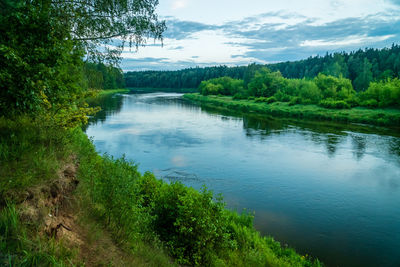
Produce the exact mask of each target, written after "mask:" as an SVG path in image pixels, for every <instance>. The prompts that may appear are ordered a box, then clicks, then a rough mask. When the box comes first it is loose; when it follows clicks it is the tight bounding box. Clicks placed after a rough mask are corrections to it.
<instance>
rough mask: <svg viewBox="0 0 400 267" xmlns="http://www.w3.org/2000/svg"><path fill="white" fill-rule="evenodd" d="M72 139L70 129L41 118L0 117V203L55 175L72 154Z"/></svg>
mask: <svg viewBox="0 0 400 267" xmlns="http://www.w3.org/2000/svg"><path fill="white" fill-rule="evenodd" d="M69 138H70V132H69V131H64V130H60V129H59V128H57V127H55V126H52V125H51V124H50V125H49V124H48V123H47V122H45V121H43V120H41V119H40V118H30V117H19V118H17V119H6V118H4V117H3V118H0V206H1V204H4V203H5V201H6V200H7V198H10V197H15V196H16V195H18V194H15V193H18V192H20V191H22V190H23V189H25V188H28V187H32V186H34V185H36V184H38V183H41V182H43V181H46V180H50V179H54V178H56V177H57V171H58V169H59V167H60V166H61V164H63V162H65V160H66V159H67V158H68V156H69V155H71V154H72V145H71V142H70V140H69ZM14 200H15V199H14ZM17 201H18V200H17Z"/></svg>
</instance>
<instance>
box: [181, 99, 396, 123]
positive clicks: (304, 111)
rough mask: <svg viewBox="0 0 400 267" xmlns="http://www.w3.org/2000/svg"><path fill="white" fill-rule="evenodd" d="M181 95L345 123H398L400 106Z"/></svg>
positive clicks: (234, 107)
mask: <svg viewBox="0 0 400 267" xmlns="http://www.w3.org/2000/svg"><path fill="white" fill-rule="evenodd" d="M184 98H185V99H188V100H190V101H194V102H197V103H201V104H203V105H206V106H210V107H214V108H220V109H229V110H235V111H240V112H254V113H259V114H268V115H272V116H281V117H290V118H302V119H312V120H327V121H337V122H346V123H366V124H372V125H382V126H394V127H398V126H400V110H398V109H368V108H361V107H357V108H351V109H340V110H338V109H327V108H323V107H320V106H317V105H301V104H298V105H289V103H284V102H274V103H271V104H267V103H257V102H256V101H254V100H233V99H232V97H229V96H203V95H200V94H185V95H184Z"/></svg>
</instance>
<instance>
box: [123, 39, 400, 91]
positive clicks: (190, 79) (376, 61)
mask: <svg viewBox="0 0 400 267" xmlns="http://www.w3.org/2000/svg"><path fill="white" fill-rule="evenodd" d="M263 67H267V68H269V69H270V70H272V71H280V73H281V74H282V76H283V77H285V78H296V79H302V78H314V77H316V76H318V74H319V73H322V74H325V75H331V76H334V77H338V78H339V77H343V78H347V79H349V80H350V81H351V83H352V85H353V88H354V89H355V90H356V91H363V90H366V89H367V88H368V86H369V83H370V82H371V81H380V80H386V79H388V78H395V77H399V76H400V46H399V45H398V44H393V45H392V46H391V47H388V48H382V49H377V48H366V49H364V50H362V49H360V50H357V51H353V52H350V53H348V52H341V53H333V54H328V53H327V54H326V55H324V56H314V57H309V58H307V59H304V60H299V61H293V62H281V63H274V64H267V65H259V64H254V63H253V64H250V65H248V66H238V67H227V66H217V67H206V68H189V69H184V70H178V71H137V72H127V73H125V79H126V85H127V87H154V88H197V87H198V86H199V85H200V83H201V82H202V81H204V80H209V79H212V78H218V77H223V76H227V77H230V78H234V79H243V80H244V84H245V85H247V83H248V82H249V81H250V79H251V78H252V77H253V76H254V74H255V73H256V71H257V70H260V69H261V68H263Z"/></svg>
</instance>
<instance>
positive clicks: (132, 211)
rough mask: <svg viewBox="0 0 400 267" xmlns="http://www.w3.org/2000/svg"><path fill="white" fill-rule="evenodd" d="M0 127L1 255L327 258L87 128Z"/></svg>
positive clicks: (256, 262)
mask: <svg viewBox="0 0 400 267" xmlns="http://www.w3.org/2000/svg"><path fill="white" fill-rule="evenodd" d="M44 125H47V127H44ZM0 130H1V131H0V133H1V146H0V152H1V153H0V157H1V168H0V170H1V171H0V185H1V192H0V195H1V200H2V201H1V205H0V236H1V238H0V262H1V264H3V263H4V264H7V265H19V264H22V263H23V262H24V263H27V265H33V266H35V265H38V263H41V264H42V263H45V264H49V265H69V264H76V265H79V264H86V265H91V264H93V265H96V264H97V265H98V264H103V265H108V264H111V265H113V264H116V263H118V264H121V265H130V264H132V262H134V263H135V265H136V266H176V265H178V264H184V265H206V266H217V265H218V266H232V265H235V266H249V265H252V266H265V265H268V266H321V264H320V263H319V261H318V260H313V259H311V258H310V257H308V256H306V257H304V256H301V255H299V254H297V253H296V252H295V251H294V250H293V249H290V248H286V247H285V246H281V245H280V244H279V243H278V242H276V241H274V240H273V238H271V237H263V236H261V235H260V234H259V232H257V231H256V230H255V229H254V227H253V217H252V216H251V215H250V214H237V213H235V212H232V211H229V210H227V209H226V208H225V204H224V203H223V202H222V200H220V199H216V198H215V197H214V196H213V195H212V193H211V192H210V191H208V190H206V189H204V190H202V191H197V190H195V189H193V188H190V187H187V186H184V185H183V184H181V183H178V182H176V183H166V182H164V181H162V180H159V179H157V178H155V176H154V175H153V174H151V173H145V174H141V173H139V172H138V170H137V165H135V164H133V163H132V162H129V161H127V160H125V159H124V158H121V159H114V158H111V157H109V156H101V155H99V154H98V153H97V152H96V150H95V147H94V145H93V144H92V143H91V141H90V140H89V138H88V137H87V136H86V135H85V134H84V133H83V132H82V130H81V129H80V128H76V129H68V130H65V129H60V128H58V127H56V126H54V127H48V124H46V123H45V124H44V122H43V120H41V119H40V118H37V119H35V120H30V118H18V119H13V120H10V119H6V118H1V120H0ZM89 225H90V227H89ZM104 245H106V246H107V249H104ZM104 253H106V254H107V255H108V254H110V255H111V256H110V257H108V256H107V257H103V255H104Z"/></svg>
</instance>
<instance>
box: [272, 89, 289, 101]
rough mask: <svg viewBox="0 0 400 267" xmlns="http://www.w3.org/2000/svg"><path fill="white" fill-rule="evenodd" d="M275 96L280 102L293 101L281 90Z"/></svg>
mask: <svg viewBox="0 0 400 267" xmlns="http://www.w3.org/2000/svg"><path fill="white" fill-rule="evenodd" d="M274 96H275V98H276V99H277V100H278V101H280V102H289V101H290V99H291V97H290V95H288V94H286V93H283V92H282V91H281V90H278V92H276V94H275V95H274Z"/></svg>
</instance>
